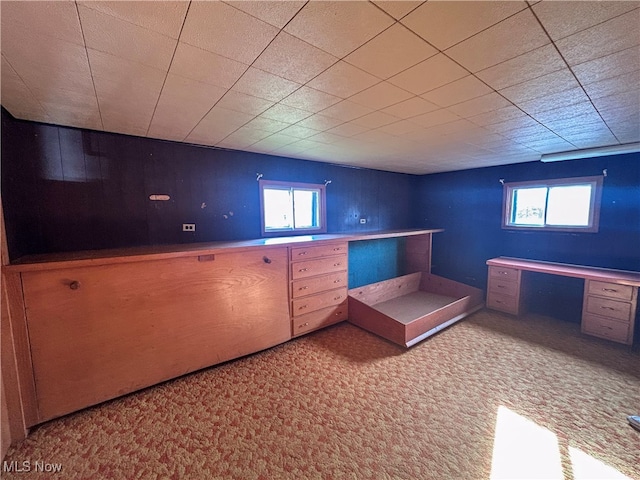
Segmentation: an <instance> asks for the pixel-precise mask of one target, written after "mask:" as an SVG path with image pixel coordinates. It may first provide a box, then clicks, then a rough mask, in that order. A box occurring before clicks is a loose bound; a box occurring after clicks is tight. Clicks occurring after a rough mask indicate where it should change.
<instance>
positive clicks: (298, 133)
mask: <svg viewBox="0 0 640 480" xmlns="http://www.w3.org/2000/svg"><path fill="white" fill-rule="evenodd" d="M280 133H283V134H285V135H290V136H292V137H296V138H309V137H311V136H313V135H315V134H316V133H318V130H313V129H312V128H306V127H302V126H300V125H291V126H290V127H287V128H285V129H283V130H280Z"/></svg>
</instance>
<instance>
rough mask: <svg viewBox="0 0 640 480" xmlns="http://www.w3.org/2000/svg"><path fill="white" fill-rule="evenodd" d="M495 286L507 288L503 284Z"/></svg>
mask: <svg viewBox="0 0 640 480" xmlns="http://www.w3.org/2000/svg"><path fill="white" fill-rule="evenodd" d="M496 287H498V288H507V287H505V286H504V285H496Z"/></svg>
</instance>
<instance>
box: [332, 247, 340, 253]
mask: <svg viewBox="0 0 640 480" xmlns="http://www.w3.org/2000/svg"><path fill="white" fill-rule="evenodd" d="M340 250H342V247H336V248H334V249H333V251H334V252H339V251H340Z"/></svg>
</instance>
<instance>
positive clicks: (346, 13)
mask: <svg viewBox="0 0 640 480" xmlns="http://www.w3.org/2000/svg"><path fill="white" fill-rule="evenodd" d="M393 23H394V21H393V19H391V18H389V16H388V15H386V14H385V13H384V12H382V11H380V10H379V9H378V8H377V7H375V6H374V5H373V4H371V3H369V2H308V3H307V4H306V5H305V6H304V8H303V9H302V10H301V11H300V12H299V13H298V14H297V15H296V16H295V17H294V18H293V19H292V20H291V21H290V22H289V24H288V25H287V26H286V27H285V28H284V30H285V31H286V32H287V33H290V34H291V35H294V36H296V37H298V38H300V39H302V40H304V41H305V42H308V43H310V44H312V45H315V46H316V47H318V48H320V49H322V50H324V51H325V52H328V53H330V54H332V55H335V56H336V57H339V58H342V57H344V56H345V55H347V54H348V53H350V52H352V51H353V50H355V49H356V48H358V47H359V46H361V45H362V44H364V43H365V42H367V41H368V40H370V39H372V38H373V37H374V36H376V35H377V34H379V33H380V32H382V31H383V30H384V29H386V28H388V27H390V26H391V25H392V24H393Z"/></svg>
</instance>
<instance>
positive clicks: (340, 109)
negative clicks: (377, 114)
mask: <svg viewBox="0 0 640 480" xmlns="http://www.w3.org/2000/svg"><path fill="white" fill-rule="evenodd" d="M371 112H372V109H371V108H368V107H365V106H363V105H360V104H358V103H354V102H350V101H349V100H343V101H341V102H340V103H336V104H335V105H332V106H330V107H329V108H327V109H325V110H322V112H320V113H321V114H322V115H324V116H326V117H331V118H336V119H338V120H342V121H343V122H350V121H351V120H353V119H355V118H358V117H362V116H364V115H367V114H369V113H371Z"/></svg>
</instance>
